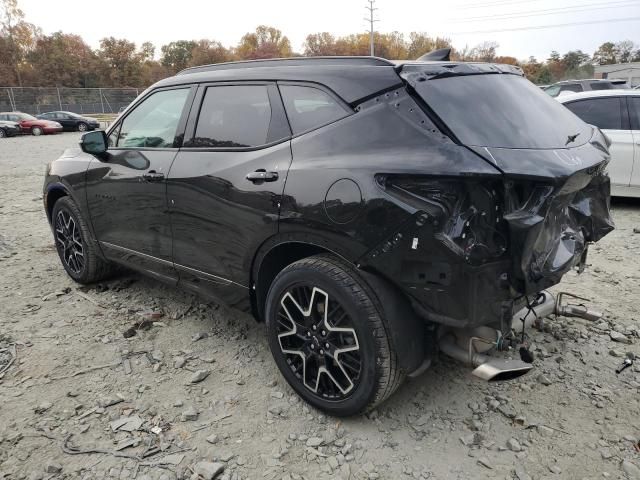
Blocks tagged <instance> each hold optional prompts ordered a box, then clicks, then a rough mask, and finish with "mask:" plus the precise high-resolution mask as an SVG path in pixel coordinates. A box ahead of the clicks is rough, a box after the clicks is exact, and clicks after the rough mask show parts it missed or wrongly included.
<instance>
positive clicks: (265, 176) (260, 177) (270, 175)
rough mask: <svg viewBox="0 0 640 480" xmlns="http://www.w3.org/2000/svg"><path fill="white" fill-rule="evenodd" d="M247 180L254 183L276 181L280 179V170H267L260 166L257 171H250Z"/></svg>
mask: <svg viewBox="0 0 640 480" xmlns="http://www.w3.org/2000/svg"><path fill="white" fill-rule="evenodd" d="M247 180H249V181H250V182H253V183H258V182H275V181H276V180H278V172H267V171H266V170H265V169H263V168H260V169H258V170H256V171H255V172H251V173H248V174H247Z"/></svg>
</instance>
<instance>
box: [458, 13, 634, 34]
mask: <svg viewBox="0 0 640 480" xmlns="http://www.w3.org/2000/svg"><path fill="white" fill-rule="evenodd" d="M637 20H640V17H627V18H609V19H606V20H591V21H585V22H569V23H556V24H553V25H536V26H533V27H517V28H501V29H496V30H472V31H467V32H450V33H449V34H448V35H470V34H476V33H502V32H518V31H523V30H544V29H547V28H558V27H572V26H574V25H595V24H598V23H618V22H630V21H637Z"/></svg>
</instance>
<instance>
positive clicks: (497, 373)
mask: <svg viewBox="0 0 640 480" xmlns="http://www.w3.org/2000/svg"><path fill="white" fill-rule="evenodd" d="M532 368H533V365H531V364H529V363H525V362H523V361H521V360H503V359H500V358H494V359H491V360H489V361H488V362H485V363H483V364H481V365H479V366H478V367H477V368H476V369H475V370H474V371H473V372H471V373H472V374H473V375H475V376H476V377H478V378H481V379H482V380H485V381H487V382H502V381H505V380H512V379H514V378H518V377H521V376H522V375H524V374H525V373H527V372H528V371H529V370H531V369H532Z"/></svg>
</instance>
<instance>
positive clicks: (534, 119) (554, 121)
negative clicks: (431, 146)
mask: <svg viewBox="0 0 640 480" xmlns="http://www.w3.org/2000/svg"><path fill="white" fill-rule="evenodd" d="M412 86H413V87H414V88H415V89H416V91H417V92H418V94H419V95H420V96H421V97H422V98H423V99H424V101H425V102H426V103H427V105H428V106H429V107H430V108H431V109H433V111H434V112H435V113H436V114H437V115H438V116H439V117H440V119H442V121H443V122H444V123H445V124H446V125H447V127H449V129H450V130H451V131H452V132H453V133H454V135H455V136H456V137H457V138H458V139H459V140H460V142H462V143H463V144H465V145H469V146H480V147H497V148H532V149H554V148H566V147H576V146H578V145H582V144H584V143H586V142H588V141H589V139H590V138H591V127H589V126H588V125H587V124H586V123H584V122H583V121H582V120H580V119H579V118H578V117H576V116H575V115H574V114H573V113H571V112H570V111H569V110H567V109H566V108H565V107H564V106H563V105H561V104H560V103H558V102H557V101H556V100H554V99H553V98H551V97H550V96H549V95H547V94H546V93H544V92H543V91H542V90H540V89H539V88H538V87H536V86H535V85H534V84H533V83H531V82H529V81H528V80H526V79H524V78H523V77H520V76H517V75H508V74H486V75H462V76H457V77H448V78H440V79H433V80H428V81H422V82H415V84H412Z"/></svg>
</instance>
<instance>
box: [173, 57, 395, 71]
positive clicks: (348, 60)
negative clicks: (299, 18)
mask: <svg viewBox="0 0 640 480" xmlns="http://www.w3.org/2000/svg"><path fill="white" fill-rule="evenodd" d="M327 65H342V66H393V65H394V63H392V62H390V61H389V60H386V59H384V58H380V57H344V56H342V57H340V56H336V57H292V58H268V59H263V60H240V61H237V62H222V63H211V64H208V65H199V66H197V67H190V68H185V69H184V70H181V71H179V72H178V73H177V74H176V75H184V74H187V73H195V72H204V71H206V72H211V71H215V70H232V69H236V68H261V67H262V68H264V67H291V66H314V67H316V66H327Z"/></svg>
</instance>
